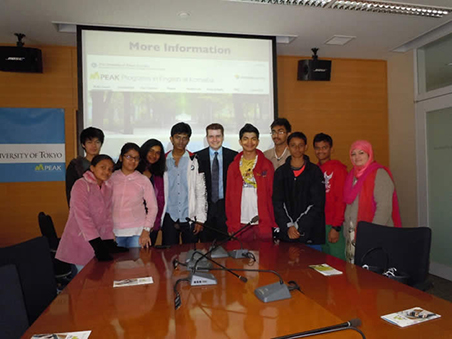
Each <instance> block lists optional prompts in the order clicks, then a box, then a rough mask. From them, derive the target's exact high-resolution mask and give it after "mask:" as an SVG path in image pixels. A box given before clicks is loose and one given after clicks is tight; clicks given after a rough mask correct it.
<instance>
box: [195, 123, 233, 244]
mask: <svg viewBox="0 0 452 339" xmlns="http://www.w3.org/2000/svg"><path fill="white" fill-rule="evenodd" d="M206 139H207V143H208V144H209V147H207V148H204V149H202V150H201V151H199V152H197V153H196V154H197V156H198V160H199V167H200V171H201V172H204V173H205V178H206V188H207V201H208V211H207V221H206V225H207V226H210V227H212V228H215V229H217V230H218V231H219V232H215V231H211V230H209V229H207V227H206V228H204V232H202V234H201V241H203V242H210V241H213V240H214V239H217V240H222V239H224V238H226V237H227V235H226V234H228V229H227V226H226V213H225V200H224V198H225V196H226V178H227V176H228V175H227V173H228V167H229V165H230V164H231V162H232V161H233V160H234V157H235V156H236V155H237V152H235V151H233V150H231V149H229V148H226V147H223V140H224V128H223V126H222V125H220V124H217V123H213V124H210V125H209V126H207V127H206ZM221 233H223V234H221Z"/></svg>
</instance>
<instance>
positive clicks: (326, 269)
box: [309, 264, 342, 276]
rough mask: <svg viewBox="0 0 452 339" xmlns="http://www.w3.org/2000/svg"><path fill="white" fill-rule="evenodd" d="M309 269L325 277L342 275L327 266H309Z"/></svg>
mask: <svg viewBox="0 0 452 339" xmlns="http://www.w3.org/2000/svg"><path fill="white" fill-rule="evenodd" d="M309 267H310V268H313V269H315V270H316V271H317V272H319V273H321V274H323V275H326V276H330V275H339V274H342V272H341V271H339V270H337V269H335V268H333V267H331V266H330V265H328V264H320V265H309Z"/></svg>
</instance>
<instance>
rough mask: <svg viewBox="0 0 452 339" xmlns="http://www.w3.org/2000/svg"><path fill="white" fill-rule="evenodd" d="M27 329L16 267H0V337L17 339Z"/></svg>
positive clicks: (25, 312) (25, 313)
mask: <svg viewBox="0 0 452 339" xmlns="http://www.w3.org/2000/svg"><path fill="white" fill-rule="evenodd" d="M27 328H28V319H27V311H26V309H25V303H24V298H23V295H22V287H21V285H20V280H19V275H18V274H17V270H16V266H15V265H5V266H0V329H1V334H0V337H1V338H2V339H17V338H20V337H21V336H22V334H24V332H25V331H26V330H27Z"/></svg>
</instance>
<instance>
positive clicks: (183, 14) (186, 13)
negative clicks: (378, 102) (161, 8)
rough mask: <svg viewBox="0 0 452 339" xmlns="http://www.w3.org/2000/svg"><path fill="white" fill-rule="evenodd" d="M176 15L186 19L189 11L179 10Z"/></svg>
mask: <svg viewBox="0 0 452 339" xmlns="http://www.w3.org/2000/svg"><path fill="white" fill-rule="evenodd" d="M177 15H178V16H179V18H181V19H187V18H188V17H189V16H190V13H188V12H179V13H177Z"/></svg>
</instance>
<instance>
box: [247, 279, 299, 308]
mask: <svg viewBox="0 0 452 339" xmlns="http://www.w3.org/2000/svg"><path fill="white" fill-rule="evenodd" d="M254 294H255V295H256V297H257V298H258V299H259V300H260V301H262V302H264V303H268V302H272V301H278V300H283V299H289V298H291V297H292V295H291V294H290V292H289V288H288V287H287V285H286V284H281V283H280V282H276V283H274V284H270V285H265V286H262V287H258V288H256V289H255V290H254Z"/></svg>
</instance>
